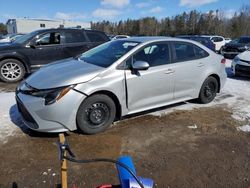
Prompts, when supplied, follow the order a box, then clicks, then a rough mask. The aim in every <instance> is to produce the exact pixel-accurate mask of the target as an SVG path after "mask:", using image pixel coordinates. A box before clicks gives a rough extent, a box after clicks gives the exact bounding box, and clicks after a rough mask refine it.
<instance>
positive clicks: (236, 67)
mask: <svg viewBox="0 0 250 188" xmlns="http://www.w3.org/2000/svg"><path fill="white" fill-rule="evenodd" d="M232 72H233V74H234V75H235V76H240V75H241V76H250V51H249V50H247V51H245V52H243V53H240V54H239V55H237V56H236V57H235V58H234V59H233V61H232Z"/></svg>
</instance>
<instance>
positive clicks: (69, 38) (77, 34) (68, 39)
mask: <svg viewBox="0 0 250 188" xmlns="http://www.w3.org/2000/svg"><path fill="white" fill-rule="evenodd" d="M64 41H65V43H77V42H86V38H85V36H84V33H83V32H82V31H78V30H75V31H74V30H72V31H64Z"/></svg>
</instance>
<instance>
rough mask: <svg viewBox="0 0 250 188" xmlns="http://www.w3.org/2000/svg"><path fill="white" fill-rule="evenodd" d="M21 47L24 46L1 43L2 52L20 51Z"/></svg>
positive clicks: (0, 49)
mask: <svg viewBox="0 0 250 188" xmlns="http://www.w3.org/2000/svg"><path fill="white" fill-rule="evenodd" d="M21 47H22V46H21V45H20V44H18V43H11V42H3V43H0V52H1V51H7V50H14V49H19V48H21Z"/></svg>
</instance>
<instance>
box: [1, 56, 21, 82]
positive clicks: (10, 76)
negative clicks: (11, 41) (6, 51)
mask: <svg viewBox="0 0 250 188" xmlns="http://www.w3.org/2000/svg"><path fill="white" fill-rule="evenodd" d="M24 75H25V67H24V65H23V64H22V63H21V62H20V61H18V60H16V59H5V60H3V61H1V62H0V79H1V80H2V81H4V82H9V83H12V82H18V81H20V80H21V79H23V77H24Z"/></svg>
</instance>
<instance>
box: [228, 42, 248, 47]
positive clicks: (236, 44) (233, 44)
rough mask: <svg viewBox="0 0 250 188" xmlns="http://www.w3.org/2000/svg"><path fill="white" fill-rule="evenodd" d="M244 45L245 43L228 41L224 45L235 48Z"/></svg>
mask: <svg viewBox="0 0 250 188" xmlns="http://www.w3.org/2000/svg"><path fill="white" fill-rule="evenodd" d="M244 46H247V44H241V43H230V42H229V43H226V44H225V47H235V48H238V47H244Z"/></svg>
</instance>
